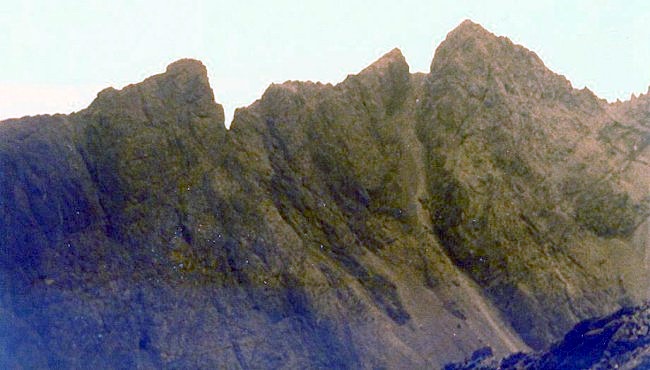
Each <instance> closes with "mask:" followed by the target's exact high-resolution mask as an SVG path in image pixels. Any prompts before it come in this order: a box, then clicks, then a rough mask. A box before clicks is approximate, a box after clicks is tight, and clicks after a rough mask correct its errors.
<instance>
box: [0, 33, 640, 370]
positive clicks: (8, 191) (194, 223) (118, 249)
mask: <svg viewBox="0 0 650 370" xmlns="http://www.w3.org/2000/svg"><path fill="white" fill-rule="evenodd" d="M632 104H633V103H621V104H619V105H609V104H607V103H606V102H604V101H602V100H599V99H598V98H597V97H595V96H594V95H593V94H591V93H590V92H589V91H587V90H581V91H578V90H574V89H572V87H571V85H570V84H569V83H568V81H566V79H564V78H563V77H561V76H558V75H555V74H553V73H552V72H550V71H548V70H547V69H546V68H545V67H544V65H543V63H542V62H541V61H540V60H539V58H537V57H536V56H535V55H534V54H533V53H532V52H530V51H528V50H526V49H524V48H523V47H521V46H518V45H514V44H513V43H512V42H510V41H509V40H507V39H505V38H500V37H496V36H494V35H492V34H490V33H489V32H487V31H486V30H484V29H482V28H481V27H480V26H478V25H476V24H474V23H471V22H469V21H467V22H464V23H463V24H461V25H460V26H459V27H458V28H457V29H456V30H454V31H452V32H451V33H450V34H449V35H448V37H447V39H446V40H445V41H444V42H443V43H442V44H441V45H440V47H439V48H438V50H437V51H436V56H435V57H434V61H433V63H432V66H431V72H430V73H429V74H411V73H410V72H409V67H408V65H407V63H406V61H405V60H404V57H403V56H402V54H401V53H400V51H399V50H397V49H395V50H392V51H391V52H389V53H387V54H386V55H385V56H383V57H382V58H381V59H380V60H378V61H377V62H375V63H374V64H372V65H371V66H369V67H368V68H366V69H364V70H363V71H361V72H360V73H359V74H357V75H350V76H348V78H347V79H346V80H345V81H343V82H341V83H339V84H337V85H335V86H333V85H330V84H326V85H325V84H320V83H311V82H296V81H289V82H286V83H284V84H274V85H272V86H270V87H269V88H268V89H267V91H266V92H265V93H264V95H263V96H262V97H261V98H260V99H259V100H258V101H256V102H255V103H253V104H252V105H251V106H249V107H247V108H242V109H238V110H237V112H236V114H235V118H234V121H233V123H232V125H231V126H230V130H226V129H225V127H224V122H223V121H224V118H223V109H222V108H221V106H220V105H218V104H216V103H215V102H214V97H213V94H212V90H211V89H210V87H209V85H208V81H207V74H206V70H205V67H203V65H201V64H200V62H197V61H193V60H181V61H178V62H176V63H174V64H172V65H170V66H169V67H168V69H167V71H166V72H165V73H163V74H160V75H157V76H153V77H151V78H149V79H147V80H145V81H143V82H141V83H139V84H135V85H131V86H128V87H126V88H124V89H123V90H119V91H118V90H114V89H106V90H104V91H102V92H101V93H100V94H99V95H98V97H97V99H96V100H95V101H94V102H93V103H92V104H91V105H90V107H88V108H87V109H85V110H83V111H81V112H78V113H75V114H72V115H70V116H62V115H57V116H39V117H26V118H23V119H19V120H9V121H4V122H2V123H0V138H2V140H0V174H1V176H0V207H1V208H2V209H3V212H1V213H0V246H1V247H2V249H1V250H2V254H1V255H0V274H2V281H4V282H5V284H3V285H2V286H0V289H1V292H0V293H1V294H0V299H1V300H0V310H2V315H1V316H0V323H2V327H3V330H2V331H0V343H2V346H0V348H3V349H2V351H4V352H2V353H1V354H0V359H1V360H0V361H3V362H0V363H1V364H2V365H3V366H4V367H15V366H18V365H20V366H26V367H89V366H92V365H93V364H97V365H100V364H107V363H110V364H115V366H124V367H214V366H215V365H216V364H227V366H228V367H234V368H277V367H283V366H284V367H315V368H344V367H345V368H348V367H352V368H375V367H389V368H398V367H399V368H422V367H435V366H441V365H442V364H444V363H447V362H449V361H460V360H462V359H463V358H465V357H466V356H467V355H469V354H471V353H472V352H473V351H474V350H475V349H477V348H480V347H485V346H490V347H491V349H492V351H493V352H494V353H495V354H496V355H497V356H503V355H506V354H507V353H511V352H516V351H524V350H527V349H528V348H529V347H533V348H535V349H541V348H544V347H546V346H548V345H550V344H551V343H552V342H553V341H555V340H557V339H559V338H561V337H562V335H563V334H564V333H565V332H566V331H567V330H569V329H570V328H571V327H572V326H573V325H574V324H575V323H576V322H578V321H580V320H582V319H585V318H588V317H591V316H595V315H601V314H606V313H610V312H613V311H615V310H616V309H618V308H619V307H620V306H622V305H629V304H632V303H634V302H638V301H640V300H642V299H645V298H647V297H648V296H647V294H648V292H647V284H646V283H647V278H648V275H647V274H648V269H647V264H646V263H645V262H644V256H645V253H646V249H647V248H646V245H647V235H646V236H644V235H645V234H643V233H642V230H643V227H642V226H639V225H642V224H643V222H644V220H645V219H647V216H648V204H649V203H648V202H649V199H650V198H649V196H650V194H649V193H648V189H649V188H650V186H649V185H650V180H649V179H648V177H647V173H648V171H647V168H648V163H649V162H647V161H646V159H647V156H648V151H647V146H644V145H643V140H645V136H644V135H646V134H647V122H646V121H644V120H645V118H643V117H645V116H644V115H643V113H639V112H640V111H642V110H643V109H645V108H643V107H644V106H643V105H642V104H641V105H639V104H638V103H634V104H636V105H632ZM646 223H647V221H646Z"/></svg>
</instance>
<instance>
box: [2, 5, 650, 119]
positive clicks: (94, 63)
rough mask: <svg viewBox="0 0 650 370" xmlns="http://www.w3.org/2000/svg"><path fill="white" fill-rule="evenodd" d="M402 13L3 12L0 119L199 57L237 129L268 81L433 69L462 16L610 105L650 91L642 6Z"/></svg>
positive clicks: (648, 11) (648, 9)
mask: <svg viewBox="0 0 650 370" xmlns="http://www.w3.org/2000/svg"><path fill="white" fill-rule="evenodd" d="M402 4H403V3H402ZM402 4H397V3H396V2H394V1H393V2H390V1H379V2H377V1H374V2H368V1H357V2H352V3H350V2H336V1H335V2H327V3H326V2H311V3H309V4H304V3H299V2H293V1H276V2H274V3H273V4H269V3H268V2H261V1H251V2H248V3H247V4H235V3H229V2H223V1H217V2H207V1H198V0H196V1H189V2H182V3H181V2H176V1H166V2H153V1H139V2H135V3H130V2H127V1H125V0H120V1H114V2H111V3H108V2H102V1H89V2H86V3H84V4H82V5H79V4H76V3H75V2H73V1H69V0H64V1H60V2H57V4H52V3H49V2H46V1H24V2H17V1H16V2H11V1H8V2H4V3H3V4H0V22H2V24H3V25H6V26H7V27H8V30H9V31H10V32H5V33H3V35H0V53H1V55H8V56H11V57H10V58H5V59H4V60H3V61H2V62H0V67H1V68H0V101H2V102H3V103H2V104H0V120H3V119H7V118H15V117H20V116H23V115H34V114H53V113H70V112H71V111H78V110H81V109H83V108H85V107H86V106H88V105H89V104H90V103H91V101H92V100H93V99H94V98H95V96H96V94H97V93H98V92H99V91H101V90H102V89H104V88H107V87H109V86H112V87H115V88H122V87H124V86H125V85H128V84H132V83H137V82H139V81H141V80H143V79H144V78H146V77H148V76H150V75H153V74H158V73H162V72H164V70H165V67H166V66H167V65H168V64H170V63H172V62H173V61H175V60H178V59H181V58H194V59H198V60H201V61H202V62H203V63H204V64H205V65H206V67H207V69H208V74H209V78H210V83H211V86H212V88H213V90H214V93H215V100H216V101H217V102H218V103H220V104H222V105H223V106H224V109H225V111H226V125H227V126H229V125H230V121H231V120H232V114H233V112H234V110H235V109H236V108H238V107H243V106H248V105H249V104H251V103H253V102H254V101H255V100H256V99H258V98H259V97H260V96H261V95H262V93H263V92H264V90H266V88H267V87H268V86H269V85H270V84H271V83H282V82H284V81H286V80H311V81H320V82H323V83H338V82H340V81H342V80H343V79H344V78H345V77H346V76H347V75H348V74H355V73H357V72H359V71H360V70H362V69H363V68H365V67H366V66H368V65H369V64H371V63H372V62H373V61H375V60H376V59H378V58H379V57H380V56H381V55H383V54H384V53H386V52H388V51H390V50H391V49H393V48H395V47H398V48H400V49H401V50H402V53H403V54H404V56H405V57H406V60H407V62H408V63H409V65H410V69H411V72H412V73H414V72H427V71H428V69H429V64H430V63H431V60H432V59H433V55H434V50H435V48H437V46H438V45H439V44H440V43H441V42H442V41H443V40H444V38H445V37H446V35H447V33H448V32H450V31H451V30H452V29H453V28H455V27H456V26H457V25H458V24H460V23H461V22H462V21H463V20H464V19H471V20H472V21H474V22H476V23H479V24H481V25H482V26H483V27H484V28H486V29H487V30H488V31H490V32H493V33H495V34H496V35H498V36H506V37H508V38H510V39H511V40H512V41H513V42H515V43H517V44H520V45H523V46H524V47H526V48H528V49H530V50H532V51H534V52H535V53H537V54H538V55H539V56H540V58H541V59H542V60H543V61H544V63H545V64H546V66H547V67H548V68H549V69H551V70H552V71H553V72H555V73H559V74H561V75H564V76H565V77H566V78H567V79H568V80H569V81H571V83H572V85H573V86H574V87H575V88H578V89H580V88H583V87H585V86H586V87H587V88H589V89H590V90H592V91H593V92H594V93H595V94H596V95H597V96H599V97H601V98H604V99H607V100H608V101H615V100H616V99H620V100H627V99H629V98H630V96H631V94H636V95H639V94H640V93H645V92H646V91H647V90H648V85H650V68H647V66H648V65H649V64H650V45H649V44H648V43H647V42H646V40H647V39H648V38H650V30H648V27H647V26H646V25H647V24H650V6H648V5H644V4H643V3H642V2H640V1H631V2H626V3H625V4H624V5H619V4H616V3H615V2H613V1H605V0H600V1H574V2H571V3H567V2H560V1H546V2H536V3H534V4H519V3H517V2H516V1H509V0H508V1H498V2H491V3H490V4H483V3H477V2H473V1H460V2H454V3H453V5H450V4H452V3H451V2H446V1H433V2H424V1H410V2H406V4H403V5H402ZM531 25H534V27H532V26H531ZM17 35H19V36H17Z"/></svg>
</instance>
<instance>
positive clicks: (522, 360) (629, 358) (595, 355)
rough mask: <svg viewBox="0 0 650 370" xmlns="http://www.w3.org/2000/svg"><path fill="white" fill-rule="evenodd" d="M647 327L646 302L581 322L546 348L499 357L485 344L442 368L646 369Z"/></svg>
mask: <svg viewBox="0 0 650 370" xmlns="http://www.w3.org/2000/svg"><path fill="white" fill-rule="evenodd" d="M649 331H650V307H649V306H648V305H647V304H646V305H645V306H639V307H634V308H625V309H622V310H620V311H617V312H615V313H614V314H612V315H609V316H606V317H601V318H597V319H591V320H585V321H583V322H580V323H579V324H578V325H576V326H575V327H574V328H573V329H572V330H571V331H569V332H568V333H567V334H566V335H565V336H564V338H563V339H562V340H561V341H559V342H557V343H555V344H553V346H552V347H551V348H550V349H549V350H548V351H546V352H540V353H532V354H525V353H517V354H514V355H511V356H508V357H507V358H505V359H503V360H501V361H498V360H495V359H494V358H493V357H492V351H491V349H490V348H489V347H486V348H483V349H481V350H478V351H476V352H474V354H473V355H472V357H471V358H470V359H469V360H466V361H465V362H463V363H458V364H448V365H446V366H445V369H446V370H470V369H483V370H488V369H647V368H648V367H650V332H649Z"/></svg>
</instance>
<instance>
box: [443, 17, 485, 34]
mask: <svg viewBox="0 0 650 370" xmlns="http://www.w3.org/2000/svg"><path fill="white" fill-rule="evenodd" d="M450 33H479V34H482V33H487V34H490V32H489V31H488V30H486V29H485V28H483V26H481V25H480V24H478V23H475V22H473V21H472V20H470V19H465V20H464V21H462V22H461V23H460V24H459V25H458V26H456V28H454V29H453V30H452V31H451V32H450Z"/></svg>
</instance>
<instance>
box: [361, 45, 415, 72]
mask: <svg viewBox="0 0 650 370" xmlns="http://www.w3.org/2000/svg"><path fill="white" fill-rule="evenodd" d="M392 65H399V66H406V69H407V70H408V63H406V58H404V55H403V54H402V51H401V50H400V49H399V48H394V49H393V50H391V51H389V52H388V53H386V54H384V55H382V56H381V57H380V58H379V59H377V60H376V61H375V62H374V63H372V64H371V65H369V66H368V67H366V68H365V69H364V70H363V71H361V74H366V73H373V72H381V71H383V70H385V69H387V68H389V67H390V66H392Z"/></svg>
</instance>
